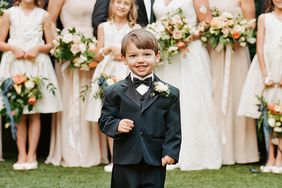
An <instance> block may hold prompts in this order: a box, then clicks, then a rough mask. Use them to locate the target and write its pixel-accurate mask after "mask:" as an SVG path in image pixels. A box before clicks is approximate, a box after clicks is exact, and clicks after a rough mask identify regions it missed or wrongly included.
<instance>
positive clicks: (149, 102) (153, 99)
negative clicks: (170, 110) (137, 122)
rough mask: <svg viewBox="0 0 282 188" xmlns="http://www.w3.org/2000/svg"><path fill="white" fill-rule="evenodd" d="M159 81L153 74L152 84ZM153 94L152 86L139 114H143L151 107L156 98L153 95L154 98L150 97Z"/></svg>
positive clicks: (156, 96)
mask: <svg viewBox="0 0 282 188" xmlns="http://www.w3.org/2000/svg"><path fill="white" fill-rule="evenodd" d="M157 81H160V79H159V78H158V77H157V76H156V75H155V74H154V81H153V83H154V82H157ZM153 92H154V84H153V85H152V86H151V88H150V90H149V96H148V98H147V100H146V101H145V104H144V105H143V107H142V111H141V113H143V112H144V111H145V110H146V109H147V108H148V107H149V106H151V104H153V102H154V101H155V100H156V99H157V98H158V96H159V95H158V94H155V95H154V96H152V95H151V94H152V93H153Z"/></svg>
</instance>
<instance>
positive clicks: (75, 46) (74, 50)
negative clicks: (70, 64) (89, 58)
mask: <svg viewBox="0 0 282 188" xmlns="http://www.w3.org/2000/svg"><path fill="white" fill-rule="evenodd" d="M71 52H72V53H73V54H77V53H79V52H80V47H79V44H72V45H71Z"/></svg>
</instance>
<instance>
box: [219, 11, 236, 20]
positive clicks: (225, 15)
mask: <svg viewBox="0 0 282 188" xmlns="http://www.w3.org/2000/svg"><path fill="white" fill-rule="evenodd" d="M220 17H222V18H228V19H233V18H234V16H233V15H232V14H231V13H229V12H222V14H221V15H220Z"/></svg>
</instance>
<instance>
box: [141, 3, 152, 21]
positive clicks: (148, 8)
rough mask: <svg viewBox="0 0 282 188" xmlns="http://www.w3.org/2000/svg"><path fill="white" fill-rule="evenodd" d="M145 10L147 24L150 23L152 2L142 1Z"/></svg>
mask: <svg viewBox="0 0 282 188" xmlns="http://www.w3.org/2000/svg"><path fill="white" fill-rule="evenodd" d="M143 1H144V4H145V8H146V13H147V18H148V22H149V23H150V21H151V9H152V2H151V0H143Z"/></svg>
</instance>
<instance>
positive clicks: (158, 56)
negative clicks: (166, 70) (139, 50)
mask: <svg viewBox="0 0 282 188" xmlns="http://www.w3.org/2000/svg"><path fill="white" fill-rule="evenodd" d="M160 59H161V52H160V51H158V53H157V54H156V62H157V63H158V62H160Z"/></svg>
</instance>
